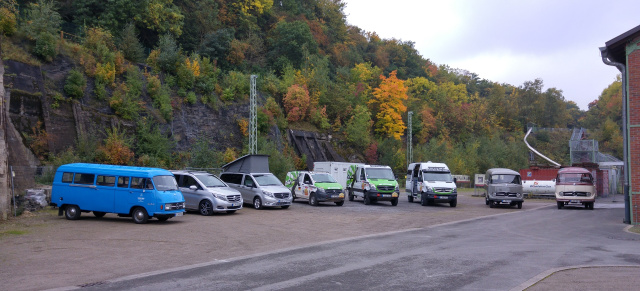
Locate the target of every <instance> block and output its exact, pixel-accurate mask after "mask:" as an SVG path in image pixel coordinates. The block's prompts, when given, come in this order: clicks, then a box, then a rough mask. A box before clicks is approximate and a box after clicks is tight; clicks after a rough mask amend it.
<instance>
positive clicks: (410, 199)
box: [407, 194, 413, 203]
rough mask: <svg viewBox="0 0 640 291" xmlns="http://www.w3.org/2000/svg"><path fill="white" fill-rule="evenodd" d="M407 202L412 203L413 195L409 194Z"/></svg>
mask: <svg viewBox="0 0 640 291" xmlns="http://www.w3.org/2000/svg"><path fill="white" fill-rule="evenodd" d="M407 200H408V201H409V203H413V195H412V194H409V196H407Z"/></svg>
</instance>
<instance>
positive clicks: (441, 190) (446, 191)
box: [433, 188, 453, 193]
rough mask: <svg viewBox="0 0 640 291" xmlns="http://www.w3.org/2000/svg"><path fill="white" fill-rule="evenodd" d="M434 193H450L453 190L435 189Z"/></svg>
mask: <svg viewBox="0 0 640 291" xmlns="http://www.w3.org/2000/svg"><path fill="white" fill-rule="evenodd" d="M433 191H435V192H438V193H449V192H451V191H453V188H434V189H433Z"/></svg>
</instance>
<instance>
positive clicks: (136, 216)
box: [131, 207, 149, 224]
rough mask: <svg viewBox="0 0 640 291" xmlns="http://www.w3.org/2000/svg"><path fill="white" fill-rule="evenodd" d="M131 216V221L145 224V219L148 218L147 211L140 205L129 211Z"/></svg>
mask: <svg viewBox="0 0 640 291" xmlns="http://www.w3.org/2000/svg"><path fill="white" fill-rule="evenodd" d="M131 216H132V217H133V222H135V223H136V224H145V223H147V220H149V215H148V214H147V211H146V210H144V208H142V207H136V208H134V209H133V211H132V212H131Z"/></svg>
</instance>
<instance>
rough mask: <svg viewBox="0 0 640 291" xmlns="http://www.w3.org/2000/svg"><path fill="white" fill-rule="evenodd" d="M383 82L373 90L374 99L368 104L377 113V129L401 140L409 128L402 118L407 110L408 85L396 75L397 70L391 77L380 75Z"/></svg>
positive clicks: (380, 132) (385, 134)
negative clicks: (405, 103)
mask: <svg viewBox="0 0 640 291" xmlns="http://www.w3.org/2000/svg"><path fill="white" fill-rule="evenodd" d="M380 79H381V80H382V83H380V86H379V87H378V88H375V89H374V91H373V99H371V100H369V102H367V104H368V105H369V108H370V109H371V112H374V113H375V117H376V121H375V131H376V132H377V133H379V134H381V135H383V136H387V137H393V138H394V139H396V140H400V136H401V135H402V133H403V132H404V130H405V129H406V128H407V127H406V126H405V125H404V121H403V120H402V114H403V113H404V112H405V111H406V110H407V107H406V106H405V105H404V103H403V102H404V101H405V100H407V99H408V97H407V87H405V86H404V81H403V80H400V79H398V78H397V77H396V71H393V72H391V73H390V74H389V78H386V77H385V76H384V75H380Z"/></svg>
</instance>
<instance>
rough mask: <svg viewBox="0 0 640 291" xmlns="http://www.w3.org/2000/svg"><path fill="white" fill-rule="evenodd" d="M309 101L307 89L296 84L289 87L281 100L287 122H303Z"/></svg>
mask: <svg viewBox="0 0 640 291" xmlns="http://www.w3.org/2000/svg"><path fill="white" fill-rule="evenodd" d="M310 99H311V98H310V97H309V91H308V90H307V88H305V87H303V86H300V85H297V84H293V85H291V87H289V89H288V90H287V94H285V95H284V99H283V100H282V101H283V103H284V108H285V110H286V111H287V120H289V121H299V120H304V118H305V117H306V116H307V110H308V109H309V102H310Z"/></svg>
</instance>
